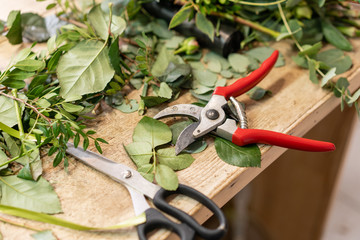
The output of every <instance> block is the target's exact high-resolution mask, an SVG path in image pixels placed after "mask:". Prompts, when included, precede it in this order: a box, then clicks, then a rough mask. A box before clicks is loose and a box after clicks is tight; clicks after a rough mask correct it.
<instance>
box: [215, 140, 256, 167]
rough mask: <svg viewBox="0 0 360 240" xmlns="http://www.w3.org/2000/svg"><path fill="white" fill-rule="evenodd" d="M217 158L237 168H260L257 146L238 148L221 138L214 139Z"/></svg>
mask: <svg viewBox="0 0 360 240" xmlns="http://www.w3.org/2000/svg"><path fill="white" fill-rule="evenodd" d="M215 149H216V152H217V154H218V156H219V157H220V158H221V159H222V160H223V161H224V162H226V163H228V164H231V165H234V166H238V167H260V165H261V152H260V149H259V147H258V146H257V145H250V146H246V147H239V146H237V145H235V144H233V143H232V142H230V141H228V140H225V139H223V138H218V137H217V138H215Z"/></svg>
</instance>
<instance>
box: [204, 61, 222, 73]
mask: <svg viewBox="0 0 360 240" xmlns="http://www.w3.org/2000/svg"><path fill="white" fill-rule="evenodd" d="M207 67H208V69H209V70H210V71H212V72H215V73H219V72H221V69H222V68H221V63H220V61H219V60H218V59H212V60H209V62H208V65H207Z"/></svg>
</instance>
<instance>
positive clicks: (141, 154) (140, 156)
mask: <svg viewBox="0 0 360 240" xmlns="http://www.w3.org/2000/svg"><path fill="white" fill-rule="evenodd" d="M124 148H125V151H126V152H127V154H128V155H129V156H130V158H131V160H133V162H134V163H135V164H136V166H137V167H140V166H142V165H144V164H148V163H149V162H150V159H151V157H152V155H153V153H152V148H151V145H150V144H149V143H148V142H132V143H130V144H128V145H126V146H124Z"/></svg>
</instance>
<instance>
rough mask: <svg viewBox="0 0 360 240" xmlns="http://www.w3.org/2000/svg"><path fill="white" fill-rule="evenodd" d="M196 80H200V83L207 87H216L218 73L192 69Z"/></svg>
mask: <svg viewBox="0 0 360 240" xmlns="http://www.w3.org/2000/svg"><path fill="white" fill-rule="evenodd" d="M192 73H193V77H194V81H197V82H199V83H200V84H202V85H204V86H207V87H214V86H215V84H216V81H217V75H216V74H215V73H213V72H210V71H208V70H197V69H194V70H193V71H192Z"/></svg>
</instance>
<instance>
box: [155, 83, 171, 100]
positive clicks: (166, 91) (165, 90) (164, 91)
mask: <svg viewBox="0 0 360 240" xmlns="http://www.w3.org/2000/svg"><path fill="white" fill-rule="evenodd" d="M172 93H173V91H172V89H171V88H170V87H169V85H167V84H166V83H164V82H162V83H160V89H159V92H158V96H159V97H163V98H167V99H170V98H171V97H172Z"/></svg>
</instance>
